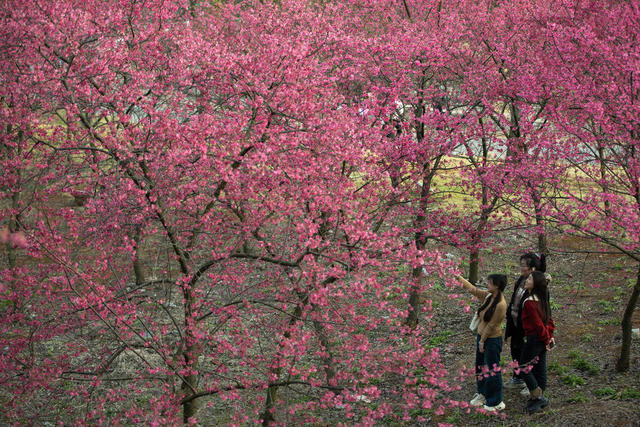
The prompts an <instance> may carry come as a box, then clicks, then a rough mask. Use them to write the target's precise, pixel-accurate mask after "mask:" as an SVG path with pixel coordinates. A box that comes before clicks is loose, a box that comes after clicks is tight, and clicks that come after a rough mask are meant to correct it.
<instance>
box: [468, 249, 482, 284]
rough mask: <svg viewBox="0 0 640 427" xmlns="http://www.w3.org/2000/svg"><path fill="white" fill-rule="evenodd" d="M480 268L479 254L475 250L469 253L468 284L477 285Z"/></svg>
mask: <svg viewBox="0 0 640 427" xmlns="http://www.w3.org/2000/svg"><path fill="white" fill-rule="evenodd" d="M479 266H480V253H479V251H477V250H474V251H471V254H470V255H469V282H471V283H478V268H479Z"/></svg>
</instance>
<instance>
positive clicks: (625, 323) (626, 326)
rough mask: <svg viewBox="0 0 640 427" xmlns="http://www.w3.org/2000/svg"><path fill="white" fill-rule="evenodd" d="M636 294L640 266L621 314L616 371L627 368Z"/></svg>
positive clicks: (636, 299) (639, 293) (638, 290)
mask: <svg viewBox="0 0 640 427" xmlns="http://www.w3.org/2000/svg"><path fill="white" fill-rule="evenodd" d="M638 296H640V267H638V276H637V278H636V284H635V286H634V287H633V290H632V291H631V296H630V297H629V301H628V302H627V307H626V308H625V310H624V314H623V315H622V324H621V327H622V348H621V349H620V357H619V358H618V360H617V362H616V371H618V372H624V371H626V370H628V369H629V359H630V356H631V318H632V317H633V311H634V310H635V308H636V304H637V303H638Z"/></svg>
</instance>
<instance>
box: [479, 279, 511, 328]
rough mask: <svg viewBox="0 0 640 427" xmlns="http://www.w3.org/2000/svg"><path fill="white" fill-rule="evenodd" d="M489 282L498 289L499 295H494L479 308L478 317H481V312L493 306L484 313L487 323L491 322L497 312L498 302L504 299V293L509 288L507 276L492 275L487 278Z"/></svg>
mask: <svg viewBox="0 0 640 427" xmlns="http://www.w3.org/2000/svg"><path fill="white" fill-rule="evenodd" d="M487 280H488V281H489V282H491V283H492V284H493V286H495V287H497V288H498V293H497V294H496V295H492V296H491V298H487V299H485V300H484V304H482V305H481V306H480V307H479V308H478V315H480V312H481V311H482V310H484V309H485V308H486V307H487V306H488V305H489V304H491V305H489V308H488V309H487V311H485V312H484V321H485V322H488V321H489V320H491V317H492V316H493V313H494V312H495V311H496V306H497V305H498V302H499V301H500V300H501V299H502V298H501V297H502V292H504V288H505V287H506V286H507V276H505V275H504V274H490V275H489V277H487Z"/></svg>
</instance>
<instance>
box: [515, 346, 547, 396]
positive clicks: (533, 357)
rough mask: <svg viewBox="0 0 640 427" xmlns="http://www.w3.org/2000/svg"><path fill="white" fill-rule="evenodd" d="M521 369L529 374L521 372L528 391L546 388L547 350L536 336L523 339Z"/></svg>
mask: <svg viewBox="0 0 640 427" xmlns="http://www.w3.org/2000/svg"><path fill="white" fill-rule="evenodd" d="M520 360H521V362H522V363H523V365H521V366H520V367H521V368H526V369H525V370H528V369H530V368H531V366H533V368H531V370H529V372H526V373H525V372H521V375H522V379H523V380H524V382H525V383H526V384H527V388H528V389H529V391H531V390H534V389H535V388H536V387H540V388H541V389H542V390H543V391H544V390H545V389H546V388H547V349H546V346H545V345H544V343H543V342H542V341H540V339H539V338H538V336H537V335H528V336H526V337H525V338H524V346H523V347H522V356H521V357H520Z"/></svg>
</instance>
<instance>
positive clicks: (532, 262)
mask: <svg viewBox="0 0 640 427" xmlns="http://www.w3.org/2000/svg"><path fill="white" fill-rule="evenodd" d="M522 260H524V262H525V263H527V267H529V268H534V267H535V269H536V271H540V272H542V273H544V272H545V271H547V256H546V255H545V254H537V253H535V252H527V253H526V254H524V255H522V256H521V257H520V261H522Z"/></svg>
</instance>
